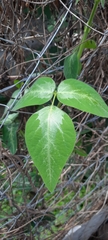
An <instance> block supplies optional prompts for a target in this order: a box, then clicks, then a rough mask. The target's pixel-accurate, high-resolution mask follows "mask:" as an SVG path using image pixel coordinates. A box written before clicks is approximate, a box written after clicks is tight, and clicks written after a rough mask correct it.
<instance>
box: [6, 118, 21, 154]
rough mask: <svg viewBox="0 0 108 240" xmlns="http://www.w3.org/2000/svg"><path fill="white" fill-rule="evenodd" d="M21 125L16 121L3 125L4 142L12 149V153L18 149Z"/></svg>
mask: <svg viewBox="0 0 108 240" xmlns="http://www.w3.org/2000/svg"><path fill="white" fill-rule="evenodd" d="M18 127H19V122H18V121H15V122H12V123H11V124H6V125H4V126H3V129H2V133H3V143H4V144H5V145H6V147H7V148H8V149H9V150H10V152H11V153H12V154H15V153H16V150H17V130H18Z"/></svg>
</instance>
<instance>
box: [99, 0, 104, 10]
mask: <svg viewBox="0 0 108 240" xmlns="http://www.w3.org/2000/svg"><path fill="white" fill-rule="evenodd" d="M100 1H101V5H102V7H103V8H104V5H105V0H100Z"/></svg>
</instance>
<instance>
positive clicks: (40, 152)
mask: <svg viewBox="0 0 108 240" xmlns="http://www.w3.org/2000/svg"><path fill="white" fill-rule="evenodd" d="M75 139H76V133H75V129H74V125H73V123H72V121H71V119H70V117H69V116H68V115H67V114H66V113H65V112H63V111H62V110H60V109H59V108H57V107H56V106H48V107H45V108H43V109H41V110H40V111H38V112H37V113H34V114H33V115H32V116H31V117H30V118H29V120H28V121H27V124H26V129H25V140H26V144H27V147H28V150H29V153H30V155H31V157H32V159H33V161H34V164H35V166H36V167H37V169H38V171H39V173H40V175H41V177H42V179H43V181H44V183H45V185H46V187H47V188H48V189H49V191H50V192H52V191H53V190H54V188H55V186H56V184H57V181H58V178H59V176H60V173H61V171H62V169H63V167H64V165H65V163H66V161H67V159H68V157H69V156H70V154H71V152H72V150H73V148H74V145H75Z"/></svg>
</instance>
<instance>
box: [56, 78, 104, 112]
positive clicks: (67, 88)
mask: <svg viewBox="0 0 108 240" xmlns="http://www.w3.org/2000/svg"><path fill="white" fill-rule="evenodd" d="M57 98H58V100H59V101H60V102H61V103H63V104H65V105H67V106H70V107H74V108H77V109H79V110H81V111H84V112H88V113H91V114H94V115H97V116H100V117H108V106H107V105H106V103H105V102H104V100H103V99H102V98H101V96H100V95H99V94H98V92H96V91H95V89H94V88H92V87H90V86H89V85H88V84H86V83H84V82H81V81H79V80H76V79H68V80H65V81H63V82H61V83H60V84H59V86H58V90H57Z"/></svg>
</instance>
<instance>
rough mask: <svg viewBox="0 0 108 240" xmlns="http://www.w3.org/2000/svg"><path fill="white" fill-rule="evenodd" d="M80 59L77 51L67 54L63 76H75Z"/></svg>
mask: <svg viewBox="0 0 108 240" xmlns="http://www.w3.org/2000/svg"><path fill="white" fill-rule="evenodd" d="M79 65H80V61H79V59H78V56H77V52H74V53H73V54H72V55H70V56H68V57H66V58H65V60H64V75H65V78H77V76H78V73H79V68H80V66H79Z"/></svg>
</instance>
